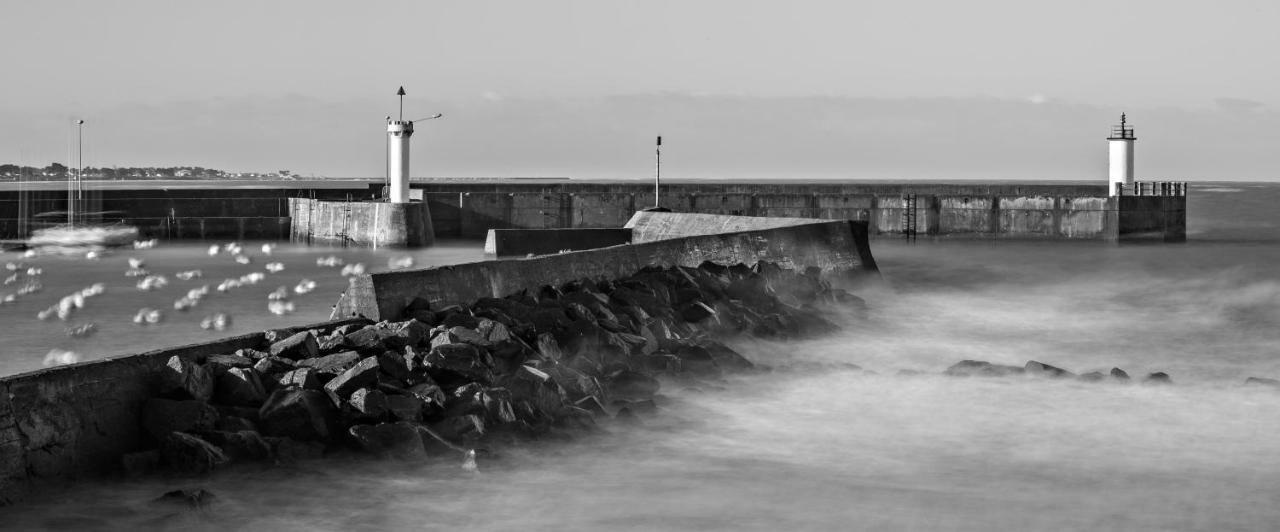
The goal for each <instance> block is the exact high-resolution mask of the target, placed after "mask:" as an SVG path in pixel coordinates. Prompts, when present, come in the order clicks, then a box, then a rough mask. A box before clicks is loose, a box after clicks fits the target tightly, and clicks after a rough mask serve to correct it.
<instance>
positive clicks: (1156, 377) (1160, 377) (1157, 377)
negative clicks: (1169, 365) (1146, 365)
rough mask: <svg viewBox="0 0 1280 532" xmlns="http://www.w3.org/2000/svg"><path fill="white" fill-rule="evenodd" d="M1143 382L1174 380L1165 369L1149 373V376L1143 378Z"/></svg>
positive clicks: (1163, 382) (1154, 382) (1156, 382)
mask: <svg viewBox="0 0 1280 532" xmlns="http://www.w3.org/2000/svg"><path fill="white" fill-rule="evenodd" d="M1142 382H1149V383H1152V384H1173V380H1172V379H1170V378H1169V374H1167V373H1165V372H1163V371H1157V372H1155V373H1152V374H1150V375H1147V378H1146V379H1143V380H1142Z"/></svg>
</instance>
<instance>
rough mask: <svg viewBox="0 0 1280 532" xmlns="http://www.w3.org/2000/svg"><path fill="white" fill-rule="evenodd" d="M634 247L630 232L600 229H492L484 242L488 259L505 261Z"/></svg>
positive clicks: (617, 229) (620, 229) (614, 228)
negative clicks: (526, 257) (512, 258)
mask: <svg viewBox="0 0 1280 532" xmlns="http://www.w3.org/2000/svg"><path fill="white" fill-rule="evenodd" d="M629 243H631V230H630V229H626V228H617V227H611V228H597V229H490V230H489V233H488V235H486V236H485V239H484V254H485V256H486V257H494V258H500V259H501V258H506V257H524V256H526V255H545V254H548V253H559V252H561V251H581V250H584V249H593V248H604V247H609V246H616V245H619V244H629Z"/></svg>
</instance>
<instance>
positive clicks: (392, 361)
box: [377, 347, 413, 383]
mask: <svg viewBox="0 0 1280 532" xmlns="http://www.w3.org/2000/svg"><path fill="white" fill-rule="evenodd" d="M408 349H412V348H411V347H410V348H408ZM377 359H378V368H379V369H380V370H381V371H382V372H383V373H386V374H387V375H390V376H392V377H394V378H395V379H396V380H399V381H401V382H406V383H407V382H409V381H410V380H412V379H413V373H412V372H411V371H410V370H409V362H408V360H407V359H406V358H405V356H404V355H401V354H400V353H397V352H395V351H383V352H382V353H379V354H378V355H377Z"/></svg>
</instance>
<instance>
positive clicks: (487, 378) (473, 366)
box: [424, 343, 493, 383]
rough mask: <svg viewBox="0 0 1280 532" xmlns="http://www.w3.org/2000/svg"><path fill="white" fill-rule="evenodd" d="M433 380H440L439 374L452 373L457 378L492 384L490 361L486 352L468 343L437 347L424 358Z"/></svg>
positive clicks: (491, 364)
mask: <svg viewBox="0 0 1280 532" xmlns="http://www.w3.org/2000/svg"><path fill="white" fill-rule="evenodd" d="M424 362H425V364H426V366H427V367H428V368H429V369H428V371H429V372H430V373H431V376H432V377H433V378H436V379H437V380H439V379H440V375H439V374H440V373H441V372H446V373H452V374H454V375H456V376H458V377H461V378H464V379H467V380H471V381H476V382H481V383H490V382H493V371H492V366H493V363H492V360H490V358H489V353H488V351H485V350H482V349H479V348H477V347H476V346H474V345H472V344H469V343H452V344H443V345H437V346H435V347H432V348H431V352H429V353H427V356H426V357H424Z"/></svg>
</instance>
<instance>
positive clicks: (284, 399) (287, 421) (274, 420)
mask: <svg viewBox="0 0 1280 532" xmlns="http://www.w3.org/2000/svg"><path fill="white" fill-rule="evenodd" d="M333 411H334V410H333V404H332V402H331V401H330V400H329V398H328V397H326V396H325V394H324V393H321V392H318V391H315V390H303V389H299V388H279V389H277V390H276V391H275V392H273V393H272V394H271V396H270V397H267V401H266V402H265V403H263V404H262V408H261V409H260V410H259V411H258V417H259V420H260V421H259V423H258V425H259V428H260V429H261V430H262V433H263V434H265V435H268V436H281V437H286V438H293V439H295V440H324V439H327V438H328V437H329V425H330V418H331V416H332V415H333Z"/></svg>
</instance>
